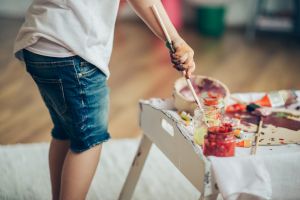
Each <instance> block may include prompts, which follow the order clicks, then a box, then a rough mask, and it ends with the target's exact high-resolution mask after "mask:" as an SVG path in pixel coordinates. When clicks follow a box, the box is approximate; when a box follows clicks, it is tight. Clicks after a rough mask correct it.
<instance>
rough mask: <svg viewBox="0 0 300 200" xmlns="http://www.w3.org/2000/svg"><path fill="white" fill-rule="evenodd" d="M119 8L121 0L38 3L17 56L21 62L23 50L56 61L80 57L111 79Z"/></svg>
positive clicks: (28, 19)
mask: <svg viewBox="0 0 300 200" xmlns="http://www.w3.org/2000/svg"><path fill="white" fill-rule="evenodd" d="M118 7H119V0H34V2H33V3H32V5H31V6H30V7H29V9H28V11H27V14H26V18H25V22H24V24H23V25H22V27H21V29H20V31H19V33H18V35H17V38H16V41H15V47H14V53H15V55H16V57H17V58H19V59H20V60H23V51H22V50H23V49H28V50H31V51H33V52H35V53H38V54H41V55H45V56H54V57H66V56H70V55H78V56H80V57H82V58H83V59H85V60H86V61H88V62H90V63H92V64H94V65H95V66H97V67H98V68H99V69H101V70H102V71H103V72H104V73H105V74H106V75H107V77H109V69H108V63H109V59H110V56H111V51H112V45H113V37H114V27H115V21H116V16H117V12H118ZM38 41H39V43H37V42H38ZM45 45H47V47H46V48H43V47H45ZM55 49H56V50H57V51H58V52H57V54H55ZM54 54H55V55H54Z"/></svg>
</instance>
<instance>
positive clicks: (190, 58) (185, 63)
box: [170, 38, 195, 78]
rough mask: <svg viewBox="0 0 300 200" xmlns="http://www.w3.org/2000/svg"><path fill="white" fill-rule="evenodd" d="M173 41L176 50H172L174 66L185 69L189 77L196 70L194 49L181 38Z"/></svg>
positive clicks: (184, 71)
mask: <svg viewBox="0 0 300 200" xmlns="http://www.w3.org/2000/svg"><path fill="white" fill-rule="evenodd" d="M172 43H173V47H174V50H175V52H170V56H171V61H172V63H173V64H174V68H175V69H177V70H178V71H183V73H184V75H185V76H187V77H188V78H189V77H190V76H191V75H192V73H193V72H194V71H195V62H194V51H193V49H192V48H191V47H190V46H189V45H188V44H187V43H186V42H185V41H184V40H183V39H181V38H178V39H173V41H172Z"/></svg>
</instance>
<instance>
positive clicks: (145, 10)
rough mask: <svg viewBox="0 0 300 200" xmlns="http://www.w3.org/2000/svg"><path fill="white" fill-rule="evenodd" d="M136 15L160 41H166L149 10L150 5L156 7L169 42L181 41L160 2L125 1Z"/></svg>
mask: <svg viewBox="0 0 300 200" xmlns="http://www.w3.org/2000/svg"><path fill="white" fill-rule="evenodd" d="M127 1H128V2H129V4H130V5H131V7H132V8H133V9H134V11H135V12H136V14H137V15H138V16H139V17H140V18H141V19H142V20H143V21H144V22H145V23H146V24H147V26H148V27H149V28H150V29H151V30H152V32H153V33H155V35H157V36H158V37H159V38H160V39H161V40H164V41H166V37H165V35H164V33H163V30H162V28H161V27H160V25H159V23H158V21H157V19H156V18H155V15H154V13H153V11H152V9H151V6H152V5H155V6H156V7H157V10H158V12H159V13H160V16H161V18H162V21H163V22H164V24H165V26H166V29H167V31H168V33H169V35H170V37H171V40H178V39H181V38H180V36H179V34H178V33H177V31H176V29H175V28H174V26H173V24H172V22H171V21H170V19H169V17H168V15H167V13H166V11H165V9H164V7H163V5H162V3H161V1H160V0H127Z"/></svg>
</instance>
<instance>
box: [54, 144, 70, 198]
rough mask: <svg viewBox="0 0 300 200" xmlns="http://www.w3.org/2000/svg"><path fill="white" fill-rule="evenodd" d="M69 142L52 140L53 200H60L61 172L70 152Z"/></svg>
mask: <svg viewBox="0 0 300 200" xmlns="http://www.w3.org/2000/svg"><path fill="white" fill-rule="evenodd" d="M69 146H70V142H69V141H68V140H57V139H54V138H53V139H52V140H51V143H50V149H49V169H50V177H51V188H52V199H53V200H58V199H59V190H60V180H61V171H62V168H63V164H64V160H65V157H66V155H67V152H68V150H69Z"/></svg>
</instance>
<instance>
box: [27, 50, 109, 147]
mask: <svg viewBox="0 0 300 200" xmlns="http://www.w3.org/2000/svg"><path fill="white" fill-rule="evenodd" d="M23 52H24V60H25V63H26V69H27V72H28V73H29V74H30V75H31V76H32V78H33V80H34V81H35V83H36V84H37V86H38V89H39V91H40V94H41V96H42V98H43V100H44V102H45V104H46V106H47V108H48V110H49V113H50V116H51V119H52V122H53V124H54V127H53V129H52V137H53V138H55V139H58V140H70V149H71V150H72V151H73V152H82V151H85V150H87V149H89V148H91V147H93V146H95V145H97V144H100V143H102V142H104V141H107V140H108V139H109V138H110V135H109V133H108V131H107V127H108V112H109V110H108V108H109V88H108V86H107V81H106V76H105V74H103V72H102V71H101V70H100V69H98V68H97V67H96V66H94V65H92V64H91V63H89V62H87V61H85V60H84V59H82V58H80V57H79V56H72V57H66V58H56V57H47V56H42V55H37V54H35V53H32V52H29V51H27V50H23Z"/></svg>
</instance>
